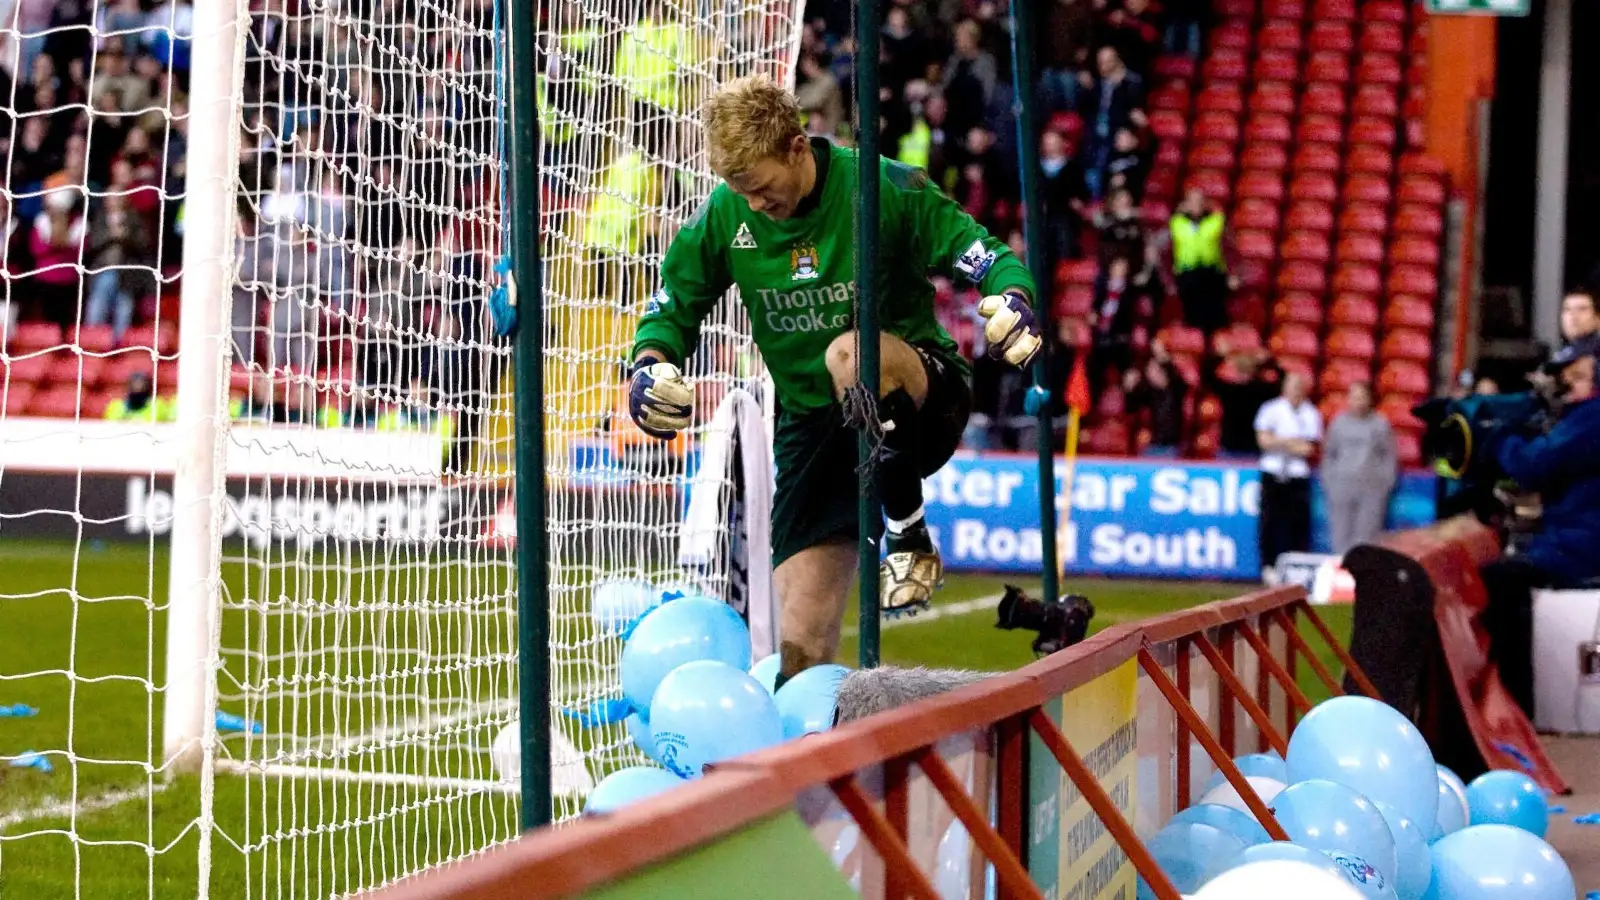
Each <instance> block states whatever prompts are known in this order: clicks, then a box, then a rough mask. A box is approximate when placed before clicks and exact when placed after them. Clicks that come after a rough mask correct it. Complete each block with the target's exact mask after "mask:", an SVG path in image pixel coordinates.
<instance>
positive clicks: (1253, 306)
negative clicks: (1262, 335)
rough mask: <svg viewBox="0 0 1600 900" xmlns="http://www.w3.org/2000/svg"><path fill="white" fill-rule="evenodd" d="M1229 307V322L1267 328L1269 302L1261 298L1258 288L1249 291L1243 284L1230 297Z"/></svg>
mask: <svg viewBox="0 0 1600 900" xmlns="http://www.w3.org/2000/svg"><path fill="white" fill-rule="evenodd" d="M1258 267H1259V266H1258ZM1241 268H1243V266H1241ZM1227 306H1228V321H1230V322H1235V323H1237V324H1240V325H1248V326H1250V327H1251V328H1265V327H1266V325H1267V302H1266V301H1265V300H1263V299H1262V298H1261V294H1260V293H1259V292H1258V290H1257V289H1256V288H1254V287H1251V288H1248V289H1247V288H1245V287H1244V285H1243V284H1241V285H1240V288H1239V290H1237V291H1234V292H1233V293H1232V294H1231V295H1229V297H1228V304H1227Z"/></svg>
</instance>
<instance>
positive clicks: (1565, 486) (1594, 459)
mask: <svg viewBox="0 0 1600 900" xmlns="http://www.w3.org/2000/svg"><path fill="white" fill-rule="evenodd" d="M1597 352H1600V335H1594V334H1590V335H1585V336H1582V337H1580V338H1578V339H1577V340H1575V341H1573V342H1572V343H1570V344H1569V345H1568V346H1566V347H1564V348H1562V350H1561V352H1559V353H1557V354H1556V355H1555V357H1554V358H1552V359H1551V361H1550V362H1549V363H1548V364H1547V365H1546V366H1545V371H1546V373H1547V374H1549V375H1550V376H1551V377H1552V378H1553V379H1554V380H1555V382H1556V384H1557V385H1558V388H1557V395H1558V400H1559V407H1558V409H1557V411H1556V412H1555V414H1554V425H1553V426H1552V427H1551V428H1549V430H1548V431H1545V432H1544V433H1541V434H1532V435H1530V434H1526V433H1516V432H1515V430H1513V429H1505V430H1502V431H1499V432H1497V433H1496V434H1495V435H1494V436H1493V437H1492V438H1491V439H1490V441H1489V443H1488V445H1487V449H1488V450H1489V452H1491V453H1492V454H1493V455H1494V458H1495V460H1496V461H1497V462H1498V463H1499V464H1500V467H1501V469H1502V470H1503V471H1504V472H1505V474H1506V476H1507V477H1509V478H1511V479H1512V480H1513V481H1515V482H1516V483H1517V484H1518V485H1519V486H1520V487H1522V488H1525V489H1527V490H1529V491H1537V492H1538V493H1539V494H1540V497H1541V499H1542V502H1543V506H1544V514H1543V517H1542V519H1541V521H1540V524H1539V529H1538V531H1537V532H1535V533H1533V534H1532V535H1530V536H1529V537H1528V538H1527V539H1526V540H1525V541H1523V542H1521V543H1518V544H1513V545H1512V546H1509V547H1508V548H1507V551H1506V553H1505V554H1504V555H1503V556H1501V557H1500V558H1499V559H1497V560H1494V561H1493V562H1490V563H1488V564H1487V565H1485V566H1484V567H1483V569H1482V573H1481V574H1482V575H1483V582H1484V586H1485V587H1486V588H1487V589H1488V595H1489V606H1488V609H1487V610H1485V612H1484V617H1483V622H1484V626H1485V627H1486V628H1487V629H1488V630H1489V632H1490V634H1491V635H1492V637H1493V641H1492V644H1491V649H1490V654H1491V656H1492V658H1493V659H1495V660H1496V661H1497V662H1498V663H1499V667H1500V677H1501V680H1502V681H1503V682H1504V683H1505V685H1506V688H1507V690H1509V691H1510V692H1511V695H1512V696H1513V697H1515V698H1516V700H1517V703H1518V704H1519V705H1521V706H1522V708H1523V709H1524V710H1525V711H1526V712H1527V713H1528V715H1529V716H1532V715H1533V657H1532V643H1533V640H1532V639H1533V597H1532V590H1533V588H1535V587H1555V588H1570V587H1576V586H1578V585H1580V584H1582V583H1584V582H1586V581H1588V580H1590V579H1593V578H1597V577H1600V402H1596V399H1595V356H1596V353H1597Z"/></svg>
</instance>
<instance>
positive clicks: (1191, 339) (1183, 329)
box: [1156, 325, 1206, 356]
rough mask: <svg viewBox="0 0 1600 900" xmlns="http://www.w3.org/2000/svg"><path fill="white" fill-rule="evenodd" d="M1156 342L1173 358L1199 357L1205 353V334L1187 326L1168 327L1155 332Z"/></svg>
mask: <svg viewBox="0 0 1600 900" xmlns="http://www.w3.org/2000/svg"><path fill="white" fill-rule="evenodd" d="M1156 340H1158V341H1160V342H1161V345H1162V346H1164V347H1166V348H1167V352H1168V353H1170V354H1172V355H1173V356H1199V355H1200V354H1202V353H1204V352H1206V335H1205V332H1203V331H1201V330H1200V329H1198V328H1190V327H1189V326H1187V325H1168V326H1167V327H1165V328H1163V329H1161V330H1160V331H1158V332H1156Z"/></svg>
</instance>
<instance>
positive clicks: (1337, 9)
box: [1311, 0, 1356, 22]
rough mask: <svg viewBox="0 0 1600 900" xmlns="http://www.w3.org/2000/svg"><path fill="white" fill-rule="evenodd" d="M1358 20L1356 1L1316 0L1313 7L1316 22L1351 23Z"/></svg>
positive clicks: (1312, 15) (1312, 11)
mask: <svg viewBox="0 0 1600 900" xmlns="http://www.w3.org/2000/svg"><path fill="white" fill-rule="evenodd" d="M1355 18H1356V0H1316V3H1315V5H1313V6H1312V7H1311V19H1312V21H1314V22H1330V21H1337V22H1350V21H1354V20H1355Z"/></svg>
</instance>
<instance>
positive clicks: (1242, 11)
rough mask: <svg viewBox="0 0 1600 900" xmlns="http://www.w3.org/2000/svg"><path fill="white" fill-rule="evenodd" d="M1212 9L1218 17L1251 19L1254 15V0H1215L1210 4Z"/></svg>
mask: <svg viewBox="0 0 1600 900" xmlns="http://www.w3.org/2000/svg"><path fill="white" fill-rule="evenodd" d="M1212 9H1213V11H1214V12H1215V13H1216V14H1217V16H1218V17H1220V18H1224V19H1253V18H1255V15H1256V0H1217V2H1215V3H1213V4H1212Z"/></svg>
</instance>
